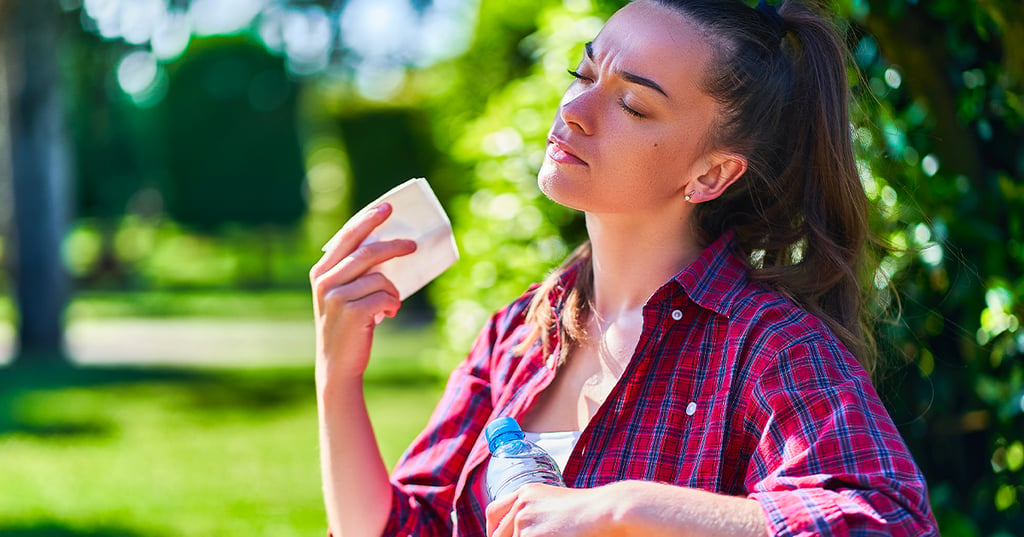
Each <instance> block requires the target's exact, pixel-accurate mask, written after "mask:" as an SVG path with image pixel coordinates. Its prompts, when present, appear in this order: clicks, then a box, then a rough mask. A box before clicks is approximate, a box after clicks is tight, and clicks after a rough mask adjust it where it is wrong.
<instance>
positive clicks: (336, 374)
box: [310, 205, 415, 537]
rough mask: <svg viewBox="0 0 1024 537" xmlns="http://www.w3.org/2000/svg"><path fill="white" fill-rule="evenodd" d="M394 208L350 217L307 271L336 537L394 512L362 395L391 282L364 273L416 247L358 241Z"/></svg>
mask: <svg viewBox="0 0 1024 537" xmlns="http://www.w3.org/2000/svg"><path fill="white" fill-rule="evenodd" d="M390 213H391V208H390V207H389V206H388V205H383V206H381V207H380V208H378V209H377V210H374V211H370V212H368V213H367V214H365V215H363V216H360V217H359V218H358V219H356V220H352V221H349V222H347V223H346V224H345V226H344V227H343V228H342V230H341V231H339V233H338V236H337V237H336V240H333V241H332V244H333V247H332V248H330V249H329V250H328V251H327V252H326V253H325V254H324V256H323V257H322V258H321V259H320V261H319V262H317V264H316V265H314V266H313V268H312V269H311V270H310V282H311V284H312V289H313V298H314V300H313V312H314V317H315V322H316V388H317V408H318V414H319V426H320V459H321V477H322V481H323V491H324V503H325V507H326V510H327V518H328V522H329V524H330V527H331V528H332V530H333V531H334V532H335V533H336V534H337V535H339V536H342V535H343V536H345V537H352V536H376V535H380V534H381V531H382V530H383V529H384V526H385V524H386V522H387V519H388V515H389V512H390V510H391V485H390V483H389V482H388V473H387V469H386V468H385V466H384V461H383V460H382V458H381V456H380V450H379V449H378V447H377V439H376V436H375V435H374V433H373V428H372V426H371V425H370V418H369V415H368V413H367V411H366V403H365V399H364V397H363V372H364V371H365V369H366V365H367V362H368V360H369V356H370V346H371V343H372V340H373V330H374V328H375V327H376V324H377V323H376V320H375V319H376V318H378V317H379V316H381V315H386V316H394V315H395V314H396V313H397V312H398V308H399V307H400V302H399V299H398V292H397V291H396V290H395V287H394V285H392V284H391V282H390V281H388V280H387V278H385V277H384V276H382V275H381V274H379V273H375V272H368V271H369V270H370V269H371V268H372V267H373V266H375V265H377V264H379V263H381V262H383V261H385V260H387V259H390V258H392V257H397V256H400V255H405V254H408V253H411V252H412V251H413V250H414V249H415V243H414V242H412V241H403V240H398V241H381V242H377V243H374V244H371V245H366V246H363V245H362V242H363V240H364V239H365V238H366V237H367V236H368V235H369V233H370V232H371V231H372V230H373V229H374V228H375V227H377V226H378V225H380V224H381V223H382V222H383V221H384V220H385V219H386V218H387V217H388V216H389V215H390Z"/></svg>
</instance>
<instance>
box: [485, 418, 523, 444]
mask: <svg viewBox="0 0 1024 537" xmlns="http://www.w3.org/2000/svg"><path fill="white" fill-rule="evenodd" d="M509 435H510V436H511V438H509ZM502 437H504V438H502ZM525 437H526V435H524V434H523V429H522V428H520V427H519V422H517V421H516V420H515V418H510V417H508V416H503V417H500V418H497V419H495V420H494V421H492V422H490V423H488V424H487V427H485V428H484V438H486V439H487V449H489V450H491V452H492V453H493V452H494V450H495V449H497V448H498V446H499V445H500V444H504V443H505V442H508V441H509V440H512V439H515V440H521V439H523V438H525Z"/></svg>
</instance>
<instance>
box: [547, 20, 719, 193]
mask: <svg viewBox="0 0 1024 537" xmlns="http://www.w3.org/2000/svg"><path fill="white" fill-rule="evenodd" d="M708 57H709V51H708V49H707V46H706V45H705V43H704V42H703V40H702V39H701V36H700V34H699V33H698V32H697V30H696V28H695V27H693V26H692V25H690V23H689V22H688V21H687V19H686V18H684V17H683V15H681V14H680V13H679V12H677V11H675V10H672V9H671V8H667V7H664V6H660V5H658V4H655V3H654V2H652V1H650V0H638V1H636V2H633V3H631V4H628V5H626V6H625V7H624V8H622V9H621V10H619V11H618V12H617V13H616V14H615V15H613V16H612V18H611V19H609V20H608V23H607V24H606V25H605V26H604V28H603V29H602V30H601V32H600V33H599V34H598V36H597V37H596V38H595V39H594V41H593V42H592V43H589V44H588V45H587V47H586V53H585V55H584V58H583V60H582V61H581V62H580V64H579V67H578V68H577V69H576V75H575V76H576V80H574V81H573V82H572V84H571V85H570V86H569V89H568V90H567V91H566V92H565V95H564V96H563V98H562V102H561V105H560V106H559V110H558V115H557V116H556V117H555V121H554V123H553V125H552V126H551V131H550V132H549V136H548V146H547V155H546V157H545V159H544V164H543V165H542V166H541V170H540V173H539V174H538V183H539V185H540V188H541V190H542V191H543V192H544V193H545V194H547V196H548V197H550V198H551V199H553V200H554V201H556V202H558V203H560V204H562V205H566V206H568V207H572V208H574V209H578V210H581V211H586V212H588V213H625V212H637V211H643V212H645V213H649V212H651V211H655V210H657V209H659V208H666V207H672V206H673V204H675V207H677V208H678V207H682V205H683V204H684V203H685V202H684V201H683V196H684V195H685V194H686V193H687V192H686V191H687V189H689V188H690V187H691V186H692V184H694V183H693V181H694V180H695V179H696V177H698V176H700V175H701V174H702V173H703V172H704V171H706V169H707V164H706V159H705V158H704V155H703V154H702V147H701V143H702V141H703V140H704V137H705V134H706V133H707V131H708V129H709V127H710V126H711V124H712V119H713V117H714V114H715V111H716V103H715V102H714V100H712V99H711V98H710V97H708V96H707V95H704V94H703V93H702V92H701V90H700V88H699V84H700V80H701V76H702V74H703V73H704V65H705V62H706V61H707V59H708ZM688 185H689V186H688Z"/></svg>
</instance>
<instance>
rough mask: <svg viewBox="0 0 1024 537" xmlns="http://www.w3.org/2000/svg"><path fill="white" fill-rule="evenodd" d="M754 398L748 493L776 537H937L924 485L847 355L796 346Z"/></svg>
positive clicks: (814, 345)
mask: <svg viewBox="0 0 1024 537" xmlns="http://www.w3.org/2000/svg"><path fill="white" fill-rule="evenodd" d="M752 394H753V398H752V401H753V404H752V405H751V406H750V416H749V418H750V419H751V420H752V421H753V422H754V423H753V424H751V425H753V427H754V428H753V429H752V430H759V431H761V436H760V439H759V441H758V444H757V448H756V450H755V452H754V454H753V456H752V458H751V461H750V465H749V467H748V471H747V476H746V486H747V490H748V491H750V493H749V496H748V497H750V498H752V499H754V500H756V501H758V502H759V503H760V505H761V507H762V509H764V512H765V515H766V517H767V520H768V523H769V527H770V530H771V533H772V534H773V535H787V536H788V535H793V536H812V535H835V536H846V535H851V536H868V535H892V536H922V535H937V533H938V531H937V529H936V524H935V520H934V517H933V515H932V513H931V508H930V506H929V504H928V494H927V486H926V484H925V480H924V478H923V476H922V475H921V473H920V471H919V470H918V468H917V465H916V464H915V463H914V461H913V458H912V457H911V455H910V453H909V451H908V450H907V448H906V444H905V443H904V442H903V440H902V438H901V437H900V435H899V433H898V431H897V430H896V427H895V425H894V424H893V423H892V420H891V419H890V418H889V415H888V413H887V412H886V410H885V407H884V406H883V405H882V403H881V401H880V400H879V398H878V396H877V394H876V393H875V391H874V389H873V388H872V387H871V384H870V382H869V381H868V379H867V377H866V375H865V374H864V372H863V371H862V370H861V369H860V367H859V366H858V365H857V364H856V362H855V361H854V360H853V358H852V357H851V356H849V354H848V353H847V352H845V350H843V349H842V348H841V347H838V346H837V345H836V344H835V343H834V342H833V341H830V340H821V341H811V342H805V343H801V344H798V345H792V346H789V347H787V348H786V349H785V350H784V351H782V352H781V353H779V355H778V356H777V357H776V359H775V360H773V361H772V362H771V364H770V365H769V366H768V367H767V368H766V369H765V371H764V372H763V373H762V374H761V375H759V376H758V378H757V381H756V383H755V386H754V389H753V390H752Z"/></svg>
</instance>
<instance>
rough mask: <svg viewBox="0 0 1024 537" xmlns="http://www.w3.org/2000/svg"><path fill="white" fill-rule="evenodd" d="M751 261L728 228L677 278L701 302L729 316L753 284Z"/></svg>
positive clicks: (688, 292) (688, 293)
mask: <svg viewBox="0 0 1024 537" xmlns="http://www.w3.org/2000/svg"><path fill="white" fill-rule="evenodd" d="M747 270H748V269H747V265H746V264H745V263H744V262H743V261H742V259H741V258H740V256H739V255H738V253H737V252H736V236H735V233H734V232H733V231H731V230H730V231H726V232H725V233H723V234H722V235H721V236H720V237H719V238H718V239H716V240H715V241H714V242H713V243H711V245H710V246H708V247H707V248H705V249H704V251H703V252H701V254H700V256H699V257H698V258H697V259H696V260H695V261H694V262H692V263H690V265H689V266H688V267H686V268H685V269H683V270H682V271H680V272H679V273H678V274H676V276H675V278H673V280H675V281H676V282H677V283H678V284H679V285H680V286H682V288H683V291H684V292H685V293H686V295H687V296H688V297H690V300H692V301H693V302H694V303H696V304H697V305H699V306H701V307H703V308H706V309H709V310H711V311H714V312H715V313H718V314H720V315H724V316H728V315H729V311H730V310H731V309H732V306H733V304H734V302H735V301H736V299H737V297H738V296H739V295H740V291H741V290H742V289H743V288H744V287H746V286H747V285H748V284H749V280H748V278H747Z"/></svg>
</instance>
